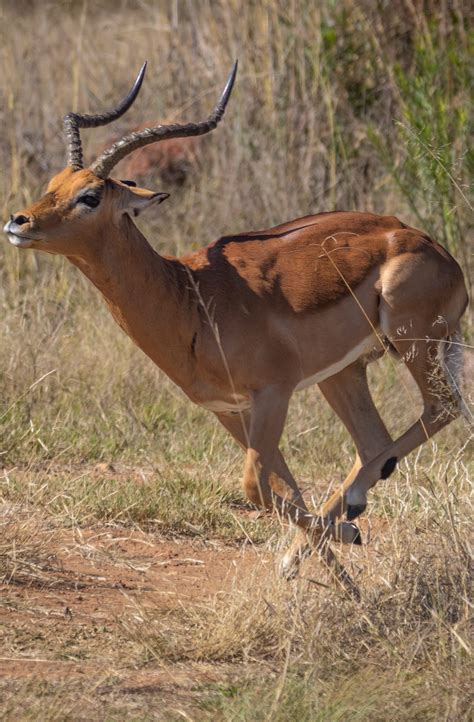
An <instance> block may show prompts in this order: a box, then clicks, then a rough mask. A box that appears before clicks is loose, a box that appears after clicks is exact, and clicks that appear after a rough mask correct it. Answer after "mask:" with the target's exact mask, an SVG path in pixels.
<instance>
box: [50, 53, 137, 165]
mask: <svg viewBox="0 0 474 722" xmlns="http://www.w3.org/2000/svg"><path fill="white" fill-rule="evenodd" d="M145 70H146V62H145V63H143V65H142V67H141V68H140V72H139V73H138V75H137V78H136V80H135V82H134V84H133V86H132V88H131V90H130V91H129V92H128V93H127V95H126V96H125V98H123V100H121V101H120V103H119V104H118V105H117V106H116V107H115V108H114V109H113V110H109V111H107V112H106V113H98V114H97V115H79V114H78V113H68V114H67V115H66V116H65V117H64V120H63V127H64V133H65V135H66V143H67V152H68V165H69V166H71V168H73V169H74V170H80V169H81V168H83V167H84V164H83V159H82V144H81V136H80V133H79V128H96V127H97V126H99V125H107V123H111V122H112V121H113V120H116V119H117V118H120V116H121V115H123V114H124V113H126V112H127V110H128V109H129V108H130V106H131V105H132V103H133V102H134V100H135V99H136V97H137V95H138V93H139V92H140V88H141V87H142V83H143V78H144V76H145Z"/></svg>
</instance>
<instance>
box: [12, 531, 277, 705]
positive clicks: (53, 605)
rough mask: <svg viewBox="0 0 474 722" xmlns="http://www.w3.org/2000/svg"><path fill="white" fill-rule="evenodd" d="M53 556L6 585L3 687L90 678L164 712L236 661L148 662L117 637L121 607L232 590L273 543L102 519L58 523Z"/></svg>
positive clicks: (98, 693)
mask: <svg viewBox="0 0 474 722" xmlns="http://www.w3.org/2000/svg"><path fill="white" fill-rule="evenodd" d="M44 557H45V554H44V550H43V559H44ZM46 558H47V559H48V562H47V563H46V564H44V563H43V564H41V565H39V566H38V568H37V569H35V568H30V569H29V570H28V574H27V575H25V576H24V578H23V577H22V575H21V574H20V575H14V576H13V578H12V579H11V581H10V582H9V583H4V584H2V585H0V645H1V646H0V648H1V650H2V652H0V654H1V656H0V690H1V689H2V688H3V689H4V690H5V689H9V690H10V692H11V691H12V690H14V689H15V688H17V689H18V693H19V694H23V693H24V689H25V682H31V683H32V684H36V683H39V682H41V683H42V684H46V685H51V686H52V689H54V688H55V687H57V686H58V685H62V684H64V683H68V684H70V683H77V684H78V685H79V689H81V688H82V687H83V686H84V685H85V686H86V687H87V688H88V689H89V691H90V687H91V685H92V686H93V688H94V695H95V697H97V698H99V699H100V698H104V699H105V700H106V699H107V698H109V697H110V696H113V698H114V699H115V700H117V699H118V700H121V699H122V698H123V700H125V701H126V706H128V705H130V704H131V705H132V708H134V707H135V706H137V708H139V709H140V710H142V711H143V710H145V709H147V708H148V706H149V705H152V706H153V711H151V710H149V711H148V713H149V714H150V715H151V717H152V718H158V719H161V718H162V715H163V719H170V718H172V714H171V710H172V709H173V710H175V711H176V709H177V708H179V709H181V707H182V708H183V709H185V708H186V707H187V706H189V704H190V703H192V704H194V703H195V701H196V694H197V696H198V697H199V689H200V688H201V687H203V686H204V687H208V686H209V685H213V684H217V683H219V684H222V683H224V682H225V680H226V679H228V678H229V679H230V678H235V676H236V674H237V675H238V674H239V670H238V669H236V668H235V665H219V664H217V665H215V664H213V665H211V664H207V663H206V664H205V663H202V664H197V663H191V664H189V663H187V664H186V665H183V664H179V663H178V664H171V665H166V664H164V665H163V664H154V663H153V662H151V663H150V662H148V663H146V661H145V660H143V659H141V658H140V655H138V656H137V653H136V650H135V649H131V648H129V647H130V645H127V642H125V643H124V644H121V643H120V640H121V639H122V636H123V635H121V633H120V630H121V626H122V624H123V620H124V617H126V616H130V615H133V612H134V609H135V608H137V609H138V608H139V609H140V613H143V610H146V609H147V607H150V608H153V609H154V610H155V611H156V609H157V608H162V610H163V613H165V612H166V610H172V609H175V608H176V607H177V606H178V605H189V604H190V603H193V604H196V603H199V602H200V601H204V600H209V599H211V598H212V597H213V596H214V595H216V594H219V593H222V592H226V591H229V590H230V589H231V587H232V585H233V584H235V583H236V582H237V581H238V579H239V578H240V577H241V576H242V575H246V574H248V573H249V571H250V570H251V569H252V568H253V567H255V565H257V564H258V565H259V566H260V567H262V565H263V568H264V567H265V565H270V564H273V560H272V558H271V556H270V555H268V553H267V554H266V555H265V554H264V553H263V552H261V551H259V550H258V549H255V548H252V547H250V546H248V545H244V546H243V547H237V546H226V545H224V544H221V543H219V542H210V543H206V542H202V541H196V540H183V539H176V540H169V539H161V538H159V537H157V536H156V535H154V534H149V533H145V532H143V531H136V530H134V531H132V530H124V529H123V528H114V527H111V528H108V527H107V526H105V525H102V526H97V527H94V528H87V529H81V530H79V529H77V528H75V529H74V530H59V531H58V532H57V533H54V534H53V536H52V538H51V540H50V541H49V542H48V548H47V553H46ZM118 642H119V643H118ZM27 686H28V685H27ZM80 697H81V695H79V698H80ZM143 697H145V698H146V700H147V704H145V706H143V699H142V698H143ZM155 698H157V699H159V701H160V702H159V708H158V710H157V707H156V704H154V700H155ZM140 699H141V700H142V701H140ZM130 700H132V702H131V701H130ZM155 701H156V700H155ZM121 703H122V702H121ZM123 703H124V704H125V702H123ZM167 704H169V711H168V712H167V711H165V710H166V708H167ZM183 705H184V707H183ZM99 706H100V705H99ZM85 708H86V709H88V712H87V713H86V714H85V718H95V717H96V715H98V717H99V718H100V713H98V711H97V702H96V703H95V704H93V705H92V706H91V705H89V704H87V702H86V707H85ZM178 716H179V715H178ZM72 718H74V719H76V718H77V719H81V718H82V716H81V713H79V712H78V710H75V711H74V713H73V714H72Z"/></svg>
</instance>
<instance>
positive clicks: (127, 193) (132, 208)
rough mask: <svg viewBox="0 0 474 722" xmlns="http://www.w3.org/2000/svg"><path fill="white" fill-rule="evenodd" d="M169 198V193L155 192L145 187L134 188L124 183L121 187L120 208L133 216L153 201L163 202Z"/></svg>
mask: <svg viewBox="0 0 474 722" xmlns="http://www.w3.org/2000/svg"><path fill="white" fill-rule="evenodd" d="M167 198H169V193H155V192H153V191H149V190H147V189H146V188H135V187H132V186H128V185H126V186H125V188H123V189H122V204H121V206H122V210H123V212H124V213H129V214H130V215H133V216H138V215H139V213H141V212H142V211H143V210H145V208H148V206H151V205H153V203H163V201H165V200H166V199H167Z"/></svg>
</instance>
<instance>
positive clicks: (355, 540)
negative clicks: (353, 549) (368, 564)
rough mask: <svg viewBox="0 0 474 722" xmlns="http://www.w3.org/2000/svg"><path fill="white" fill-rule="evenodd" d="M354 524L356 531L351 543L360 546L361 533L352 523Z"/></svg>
mask: <svg viewBox="0 0 474 722" xmlns="http://www.w3.org/2000/svg"><path fill="white" fill-rule="evenodd" d="M354 526H355V528H356V529H357V531H356V534H355V536H354V539H353V540H352V543H353V544H357V546H358V547H361V546H362V535H361V533H360V530H359V529H358V528H357V527H356V525H355V524H354Z"/></svg>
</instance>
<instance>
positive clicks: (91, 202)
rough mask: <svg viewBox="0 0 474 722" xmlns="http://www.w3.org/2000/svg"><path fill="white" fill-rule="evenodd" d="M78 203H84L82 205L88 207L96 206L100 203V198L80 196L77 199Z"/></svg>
mask: <svg viewBox="0 0 474 722" xmlns="http://www.w3.org/2000/svg"><path fill="white" fill-rule="evenodd" d="M77 202H78V203H84V205H86V206H88V207H89V208H97V206H98V205H99V203H100V198H98V196H93V195H88V196H81V197H80V198H78V199H77Z"/></svg>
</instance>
